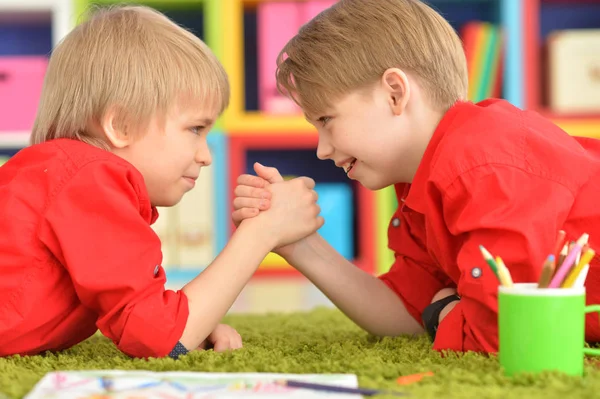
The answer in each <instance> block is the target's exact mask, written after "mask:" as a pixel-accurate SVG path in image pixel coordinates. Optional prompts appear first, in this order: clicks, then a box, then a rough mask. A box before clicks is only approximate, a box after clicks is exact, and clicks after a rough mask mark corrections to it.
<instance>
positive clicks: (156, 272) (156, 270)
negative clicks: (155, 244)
mask: <svg viewBox="0 0 600 399" xmlns="http://www.w3.org/2000/svg"><path fill="white" fill-rule="evenodd" d="M157 274H158V265H156V267H155V268H154V275H155V276H156V275H157Z"/></svg>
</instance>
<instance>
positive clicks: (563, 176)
mask: <svg viewBox="0 0 600 399" xmlns="http://www.w3.org/2000/svg"><path fill="white" fill-rule="evenodd" d="M467 77H468V74H467V68H466V62H465V55H464V52H463V49H462V47H461V43H460V39H459V37H458V36H457V35H456V33H455V32H454V31H453V30H452V28H451V27H450V25H449V24H448V23H447V22H446V21H445V20H444V19H443V18H442V17H441V16H440V15H438V14H437V13H436V12H435V11H434V10H432V9H431V8H429V7H428V6H427V5H426V4H424V3H423V2H421V1H418V0H341V1H339V2H338V3H336V4H335V5H334V6H332V7H331V8H329V9H327V10H325V11H323V12H322V13H321V14H320V15H318V16H317V17H315V18H314V19H313V20H312V21H310V22H309V23H308V24H306V25H305V26H303V27H302V28H301V29H300V32H299V33H298V34H297V35H296V37H294V38H293V39H292V40H290V42H289V43H288V44H287V45H286V46H285V48H284V49H283V50H282V53H281V56H280V57H279V60H278V74H277V80H278V82H279V85H280V87H281V89H282V91H284V92H286V93H288V94H289V95H290V96H291V97H293V98H294V99H295V100H296V101H297V102H298V103H299V105H300V106H301V107H303V109H304V111H305V113H306V115H307V118H308V120H309V121H310V122H311V123H312V124H314V126H315V127H316V128H317V130H318V134H319V144H318V148H317V156H318V157H319V158H321V159H330V160H332V161H334V162H335V164H336V165H337V166H339V167H343V168H344V170H345V171H346V173H347V175H348V177H349V178H351V179H354V180H357V181H359V182H360V183H361V184H362V185H364V186H365V187H367V188H369V189H372V190H378V189H381V188H384V187H387V186H390V185H393V186H394V188H395V192H396V194H397V197H398V203H399V204H400V206H399V208H398V209H397V210H396V212H395V213H394V215H393V217H392V219H391V221H390V224H389V229H388V238H389V247H390V248H391V249H392V250H393V251H394V252H395V262H394V264H393V265H392V267H391V269H390V270H389V272H388V273H385V274H383V275H382V276H379V277H374V276H372V275H370V274H368V273H365V272H363V271H361V270H360V269H358V268H356V267H354V266H353V265H352V264H351V263H350V262H348V261H347V260H346V259H344V258H343V257H342V256H341V255H339V254H338V253H337V252H336V251H335V250H334V249H333V248H332V247H331V246H330V245H328V244H327V242H325V241H324V240H323V239H322V238H321V237H320V236H319V235H318V234H312V235H310V236H308V237H307V238H305V239H303V240H300V241H298V242H296V243H294V244H292V245H288V246H284V247H281V248H278V249H277V252H278V253H279V254H280V255H281V256H283V257H284V258H285V259H287V261H288V262H289V263H290V264H291V265H293V266H294V267H296V268H297V269H298V270H299V271H301V272H302V273H303V274H305V275H306V276H307V277H308V278H309V279H311V280H312V281H313V282H314V283H315V284H316V285H317V286H318V287H319V288H320V289H321V290H322V291H323V292H324V293H325V294H326V295H327V296H328V297H329V298H330V299H331V300H332V301H333V302H334V303H335V304H336V305H337V306H338V307H339V308H340V309H341V310H342V311H343V312H345V313H346V314H347V315H348V316H349V317H350V318H351V319H352V320H354V321H355V322H356V323H357V324H358V325H360V326H361V327H363V328H364V329H365V330H367V331H369V332H371V333H373V334H377V335H398V334H409V333H419V332H422V331H424V330H425V331H427V332H428V333H429V335H430V336H431V338H432V340H433V341H434V348H435V349H439V350H444V349H450V350H456V351H468V350H473V351H483V352H495V351H497V349H498V335H497V290H498V285H499V282H498V279H497V278H496V276H495V275H494V273H493V272H492V270H491V269H489V267H488V266H487V264H486V263H485V261H484V259H483V257H482V255H481V253H480V250H479V246H480V245H483V246H484V247H485V248H487V249H488V250H489V251H490V252H491V253H493V254H495V255H498V256H500V257H501V258H502V259H503V260H504V263H505V264H506V265H507V267H508V269H509V270H510V272H511V274H512V276H513V279H514V281H515V282H536V281H537V280H538V278H539V276H540V273H541V269H542V265H543V263H544V261H545V259H546V258H547V257H548V255H549V254H552V253H553V251H554V246H555V242H556V236H557V233H558V231H559V230H565V231H566V233H567V239H568V240H576V239H577V238H579V237H580V236H581V235H582V234H583V233H588V234H589V237H590V241H589V246H590V247H592V248H594V247H595V246H596V245H598V244H597V243H598V242H599V241H598V240H600V209H599V208H598V206H597V204H596V200H595V198H596V197H597V195H596V194H597V193H598V192H600V142H599V141H598V140H594V139H586V138H576V137H571V136H569V135H568V134H567V133H565V132H564V131H562V130H561V129H560V128H558V127H557V126H555V125H554V124H552V123H551V122H550V121H548V120H546V119H544V118H542V117H541V116H540V115H538V114H536V113H533V112H529V111H523V110H520V109H518V108H516V107H514V106H512V105H511V104H509V103H507V102H506V101H503V100H497V99H489V100H486V101H482V102H480V103H477V104H473V103H471V102H469V101H467V100H466V93H467ZM255 170H256V172H257V174H258V177H257V176H250V175H243V176H240V178H239V180H238V184H239V185H238V187H237V188H236V198H235V199H234V209H235V211H234V213H233V220H234V222H235V223H239V222H240V221H242V220H247V219H251V218H252V217H254V215H255V214H256V210H257V208H258V204H259V199H258V197H260V195H261V193H262V189H272V187H274V186H277V185H278V184H282V183H281V181H282V179H281V176H280V175H279V172H278V171H277V170H276V169H274V168H266V167H263V166H259V165H257V166H256V167H255ZM599 284H600V278H599V274H598V263H597V260H594V261H593V262H592V263H591V264H590V270H589V274H588V277H587V283H586V291H587V300H588V303H598V302H599V301H600V290H599ZM586 339H587V340H588V341H592V342H595V341H599V340H600V325H599V324H598V321H597V316H595V315H588V316H586Z"/></svg>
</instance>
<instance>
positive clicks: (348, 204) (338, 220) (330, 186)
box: [315, 183, 354, 260]
mask: <svg viewBox="0 0 600 399" xmlns="http://www.w3.org/2000/svg"><path fill="white" fill-rule="evenodd" d="M315 191H316V192H317V194H319V200H318V201H317V203H318V204H319V206H320V207H321V216H323V217H324V218H325V224H324V225H323V227H321V228H320V229H319V234H321V236H322V237H323V238H324V239H325V240H327V242H328V243H329V244H331V246H333V247H334V248H335V249H336V250H337V251H338V252H339V253H340V254H341V255H343V256H344V257H345V258H346V259H348V260H352V259H353V258H354V201H353V195H352V188H351V187H350V185H349V184H347V183H317V184H316V186H315Z"/></svg>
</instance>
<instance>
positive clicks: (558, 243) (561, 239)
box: [552, 230, 567, 274]
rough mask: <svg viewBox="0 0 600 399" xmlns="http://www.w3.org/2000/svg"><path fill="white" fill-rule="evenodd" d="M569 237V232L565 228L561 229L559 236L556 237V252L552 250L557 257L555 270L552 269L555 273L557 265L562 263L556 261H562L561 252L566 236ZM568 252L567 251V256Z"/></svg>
mask: <svg viewBox="0 0 600 399" xmlns="http://www.w3.org/2000/svg"><path fill="white" fill-rule="evenodd" d="M566 237H567V233H566V232H565V231H564V230H560V231H559V232H558V237H556V243H555V244H554V252H552V253H553V254H554V259H555V263H554V266H555V267H554V270H553V271H552V273H553V274H554V273H555V272H556V269H557V267H556V266H557V265H560V263H556V262H559V261H560V253H561V251H562V249H563V247H564V245H565V238H566ZM566 255H567V254H566V253H565V256H566Z"/></svg>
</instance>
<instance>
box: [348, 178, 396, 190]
mask: <svg viewBox="0 0 600 399" xmlns="http://www.w3.org/2000/svg"><path fill="white" fill-rule="evenodd" d="M356 180H357V181H358V182H359V183H360V184H361V185H362V186H363V187H364V188H366V189H367V190H370V191H378V190H382V189H384V188H386V187H388V186H390V184H388V183H387V182H384V181H382V180H378V179H369V178H362V179H356Z"/></svg>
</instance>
